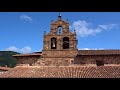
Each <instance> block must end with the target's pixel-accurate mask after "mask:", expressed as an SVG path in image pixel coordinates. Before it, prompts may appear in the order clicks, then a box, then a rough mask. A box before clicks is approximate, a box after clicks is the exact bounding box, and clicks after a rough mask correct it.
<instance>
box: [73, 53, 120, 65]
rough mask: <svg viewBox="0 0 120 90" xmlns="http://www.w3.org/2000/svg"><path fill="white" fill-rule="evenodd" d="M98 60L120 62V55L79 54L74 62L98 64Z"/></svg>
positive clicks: (109, 62)
mask: <svg viewBox="0 0 120 90" xmlns="http://www.w3.org/2000/svg"><path fill="white" fill-rule="evenodd" d="M96 60H100V61H103V62H104V64H120V55H92V56H91V55H84V56H77V57H76V58H75V60H74V64H96Z"/></svg>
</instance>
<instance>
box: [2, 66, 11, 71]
mask: <svg viewBox="0 0 120 90" xmlns="http://www.w3.org/2000/svg"><path fill="white" fill-rule="evenodd" d="M10 69H11V68H9V67H2V66H0V70H3V71H8V70H10Z"/></svg>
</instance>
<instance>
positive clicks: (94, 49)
mask: <svg viewBox="0 0 120 90" xmlns="http://www.w3.org/2000/svg"><path fill="white" fill-rule="evenodd" d="M79 50H104V48H79Z"/></svg>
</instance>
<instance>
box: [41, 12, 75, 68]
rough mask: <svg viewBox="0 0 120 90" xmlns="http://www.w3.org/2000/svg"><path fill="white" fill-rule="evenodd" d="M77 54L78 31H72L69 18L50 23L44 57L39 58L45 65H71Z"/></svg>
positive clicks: (60, 16)
mask: <svg viewBox="0 0 120 90" xmlns="http://www.w3.org/2000/svg"><path fill="white" fill-rule="evenodd" d="M76 55H77V38H76V31H75V30H74V32H73V33H72V32H70V30H69V22H68V19H67V20H66V21H63V20H62V15H61V13H59V15H58V19H57V20H56V21H52V22H51V24H50V32H49V33H48V34H47V33H46V32H44V40H43V50H42V57H41V59H40V60H39V61H40V62H44V64H45V65H58V66H61V65H70V64H71V62H72V61H73V60H74V57H75V56H76Z"/></svg>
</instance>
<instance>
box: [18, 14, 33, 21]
mask: <svg viewBox="0 0 120 90" xmlns="http://www.w3.org/2000/svg"><path fill="white" fill-rule="evenodd" d="M20 19H21V20H23V21H25V22H32V21H33V20H32V17H30V16H28V15H25V14H23V15H21V16H20Z"/></svg>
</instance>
